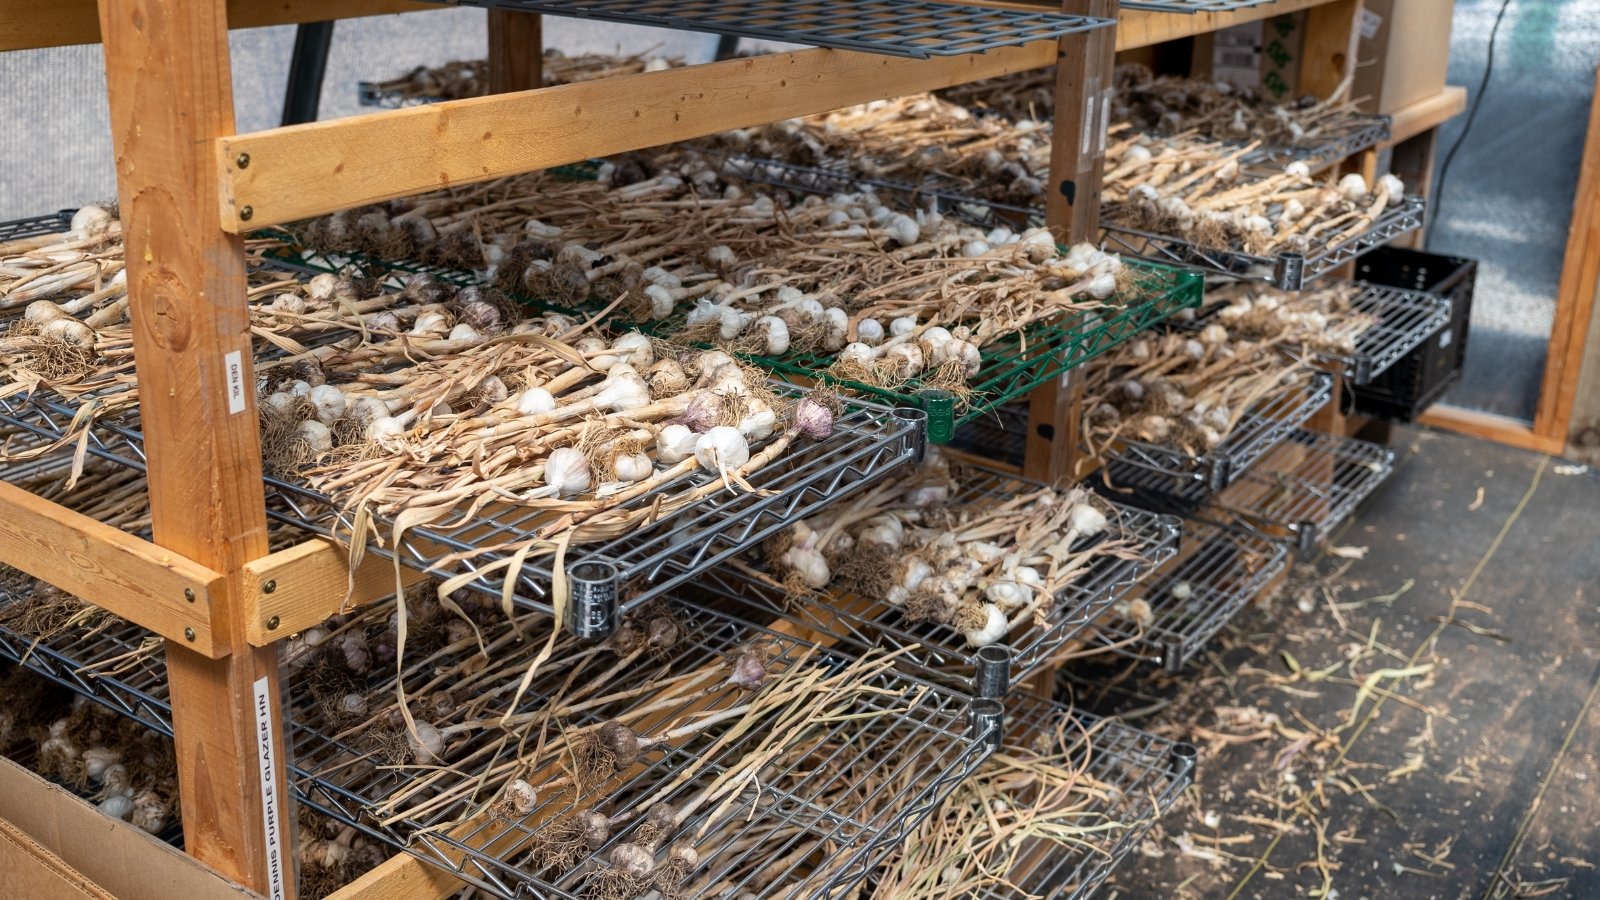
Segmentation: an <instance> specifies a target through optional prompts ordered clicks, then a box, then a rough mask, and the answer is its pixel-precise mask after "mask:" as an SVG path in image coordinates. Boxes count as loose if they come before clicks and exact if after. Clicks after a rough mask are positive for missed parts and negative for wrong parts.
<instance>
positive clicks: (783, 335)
mask: <svg viewBox="0 0 1600 900" xmlns="http://www.w3.org/2000/svg"><path fill="white" fill-rule="evenodd" d="M755 331H756V334H758V335H760V336H761V337H762V338H764V339H765V340H766V348H765V350H763V351H762V352H764V353H766V354H767V355H768V356H782V355H783V354H785V353H787V352H788V351H789V326H788V325H786V324H784V321H783V320H782V319H780V318H778V317H777V316H762V317H761V318H759V319H757V320H756V322H755Z"/></svg>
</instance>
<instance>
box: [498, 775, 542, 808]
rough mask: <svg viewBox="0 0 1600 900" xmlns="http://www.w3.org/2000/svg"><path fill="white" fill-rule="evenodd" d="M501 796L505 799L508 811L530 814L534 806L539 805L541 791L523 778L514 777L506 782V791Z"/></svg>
mask: <svg viewBox="0 0 1600 900" xmlns="http://www.w3.org/2000/svg"><path fill="white" fill-rule="evenodd" d="M501 796H502V799H503V800H504V801H505V808H506V811H507V812H509V813H510V814H511V815H513V816H518V817H521V816H526V815H529V814H531V813H532V812H533V810H534V807H536V806H538V805H539V792H538V791H536V790H534V787H533V785H531V784H529V783H527V782H526V781H523V780H522V779H521V778H513V779H511V780H510V781H508V782H506V787H505V791H504V793H503V794H502V795H501Z"/></svg>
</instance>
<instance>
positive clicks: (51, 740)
mask: <svg viewBox="0 0 1600 900" xmlns="http://www.w3.org/2000/svg"><path fill="white" fill-rule="evenodd" d="M35 766H36V767H37V770H38V771H39V773H40V774H41V775H44V776H45V777H47V778H52V779H55V780H57V781H60V782H62V783H64V784H67V785H69V786H71V787H73V788H76V789H77V790H79V791H84V792H86V793H87V795H88V796H90V797H92V798H93V799H94V801H95V803H96V805H97V806H98V807H99V809H100V811H101V812H102V813H105V814H106V815H108V816H110V817H112V818H114V819H122V820H124V821H126V822H129V823H131V824H133V825H134V826H135V827H137V828H139V829H141V830H143V831H146V832H148V833H150V834H159V833H161V832H163V831H165V830H167V829H168V828H169V827H171V826H172V825H173V824H174V823H175V822H176V821H177V819H178V812H179V810H178V766H177V756H176V754H175V752H174V750H173V746H172V739H171V738H169V737H166V736H165V735H159V734H156V733H155V732H154V731H151V730H150V729H149V728H147V727H146V726H145V725H143V724H141V723H139V722H137V721H134V720H133V719H129V718H125V717H123V716H121V715H120V714H118V713H115V712H112V711H111V710H110V709H107V708H106V707H104V706H101V705H99V704H97V703H94V702H93V701H91V700H89V699H88V698H87V697H82V696H79V697H76V698H75V699H74V701H73V705H72V709H71V711H70V712H68V713H67V714H66V715H64V716H61V717H60V718H57V719H55V720H54V721H52V722H50V724H49V725H48V727H46V728H44V729H41V730H40V731H39V734H38V755H37V756H36V758H35Z"/></svg>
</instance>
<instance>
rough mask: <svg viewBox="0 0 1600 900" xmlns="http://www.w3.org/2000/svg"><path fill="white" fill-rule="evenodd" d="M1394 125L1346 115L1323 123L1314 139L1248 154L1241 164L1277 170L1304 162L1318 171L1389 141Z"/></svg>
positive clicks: (1362, 115) (1384, 119) (1382, 118)
mask: <svg viewBox="0 0 1600 900" xmlns="http://www.w3.org/2000/svg"><path fill="white" fill-rule="evenodd" d="M1391 125H1392V120H1391V119H1390V118H1389V117H1388V116H1373V115H1367V114H1365V113H1358V112H1346V113H1343V114H1341V115H1339V116H1338V117H1337V118H1335V119H1333V120H1332V121H1328V122H1324V123H1322V124H1321V126H1320V129H1319V130H1320V133H1319V134H1318V135H1317V136H1316V137H1315V138H1305V139H1302V140H1301V141H1299V142H1296V143H1289V144H1269V145H1267V146H1264V147H1260V148H1258V149H1256V150H1254V151H1252V152H1250V153H1247V154H1245V156H1244V157H1242V158H1241V159H1240V160H1239V161H1240V163H1241V164H1243V165H1245V166H1247V167H1251V168H1255V169H1274V170H1277V169H1282V168H1283V166H1285V165H1288V164H1289V163H1292V162H1303V163H1305V164H1306V165H1308V166H1310V167H1311V171H1313V172H1316V171H1320V170H1322V169H1325V168H1327V167H1328V166H1331V165H1334V164H1336V163H1339V162H1342V161H1343V160H1345V159H1348V158H1349V157H1351V156H1354V155H1355V154H1357V153H1360V152H1362V151H1363V150H1367V149H1370V148H1372V147H1376V146H1377V145H1378V144H1380V143H1382V142H1384V141H1386V140H1388V139H1389V129H1390V126H1391Z"/></svg>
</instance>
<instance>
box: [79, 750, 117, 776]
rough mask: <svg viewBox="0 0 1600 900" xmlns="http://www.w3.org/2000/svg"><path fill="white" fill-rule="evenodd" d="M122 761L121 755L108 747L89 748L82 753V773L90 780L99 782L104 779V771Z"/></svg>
mask: <svg viewBox="0 0 1600 900" xmlns="http://www.w3.org/2000/svg"><path fill="white" fill-rule="evenodd" d="M121 761H122V753H121V752H120V751H117V750H112V749H110V748H108V747H90V748H89V749H87V750H85V751H83V772H84V774H85V775H88V776H89V777H90V778H91V779H93V780H95V781H99V780H100V779H101V778H103V777H105V774H106V769H108V768H110V767H111V766H113V765H116V764H117V763H119V762H121Z"/></svg>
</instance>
